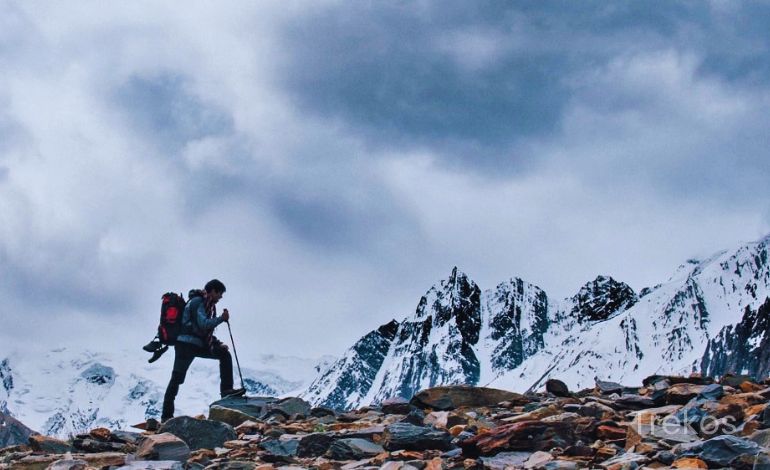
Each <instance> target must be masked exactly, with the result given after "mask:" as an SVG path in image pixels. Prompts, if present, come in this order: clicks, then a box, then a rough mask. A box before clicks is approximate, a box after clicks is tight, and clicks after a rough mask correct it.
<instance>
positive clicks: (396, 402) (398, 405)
mask: <svg viewBox="0 0 770 470" xmlns="http://www.w3.org/2000/svg"><path fill="white" fill-rule="evenodd" d="M381 407H382V412H383V413H385V414H389V415H405V414H408V413H409V411H410V410H411V409H412V405H411V404H409V400H407V399H406V398H403V397H393V398H388V399H387V400H385V401H383V402H382V404H381Z"/></svg>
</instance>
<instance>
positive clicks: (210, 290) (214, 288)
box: [203, 279, 227, 303]
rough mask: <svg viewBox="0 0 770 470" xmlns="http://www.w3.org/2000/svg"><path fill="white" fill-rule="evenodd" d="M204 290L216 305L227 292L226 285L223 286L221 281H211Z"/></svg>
mask: <svg viewBox="0 0 770 470" xmlns="http://www.w3.org/2000/svg"><path fill="white" fill-rule="evenodd" d="M203 289H204V290H205V291H206V295H207V296H208V297H209V298H210V299H212V301H213V302H214V303H217V302H219V299H221V298H222V294H224V293H225V291H226V290H227V288H226V287H225V285H224V284H222V281H220V280H219V279H212V280H210V281H209V282H207V283H206V286H205V287H204V288H203Z"/></svg>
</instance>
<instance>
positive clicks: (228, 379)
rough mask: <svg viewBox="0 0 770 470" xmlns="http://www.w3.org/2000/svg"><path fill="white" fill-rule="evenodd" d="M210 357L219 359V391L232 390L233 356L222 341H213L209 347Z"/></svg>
mask: <svg viewBox="0 0 770 470" xmlns="http://www.w3.org/2000/svg"><path fill="white" fill-rule="evenodd" d="M211 353H212V354H211V357H212V358H213V359H217V360H219V392H220V393H222V394H224V393H225V392H231V391H232V390H233V356H231V355H230V351H228V350H227V348H226V347H225V346H224V345H223V344H222V343H215V344H214V345H213V346H212V348H211Z"/></svg>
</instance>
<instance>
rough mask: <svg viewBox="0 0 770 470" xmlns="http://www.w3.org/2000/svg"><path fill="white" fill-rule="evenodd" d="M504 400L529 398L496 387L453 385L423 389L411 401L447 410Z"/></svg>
mask: <svg viewBox="0 0 770 470" xmlns="http://www.w3.org/2000/svg"><path fill="white" fill-rule="evenodd" d="M503 401H510V402H514V403H518V404H524V403H528V402H529V400H528V399H527V398H526V397H525V396H524V395H521V394H520V393H513V392H508V391H505V390H498V389H495V388H486V387H471V386H469V385H452V386H445V387H434V388H428V389H425V390H421V391H420V392H417V394H416V395H415V396H414V397H413V398H412V401H411V403H412V404H413V405H414V406H417V407H420V408H432V409H434V410H439V411H446V410H453V409H455V408H459V407H462V406H467V407H484V406H495V405H497V404H498V403H500V402H503Z"/></svg>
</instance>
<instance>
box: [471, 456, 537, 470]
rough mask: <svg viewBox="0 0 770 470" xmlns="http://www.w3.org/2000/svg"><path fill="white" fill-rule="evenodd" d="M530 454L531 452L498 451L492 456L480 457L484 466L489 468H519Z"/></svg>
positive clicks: (492, 469) (498, 469)
mask: <svg viewBox="0 0 770 470" xmlns="http://www.w3.org/2000/svg"><path fill="white" fill-rule="evenodd" d="M531 456H532V453H531V452H500V453H499V454H497V455H494V456H492V457H482V458H481V461H482V462H484V468H485V469H490V470H505V469H506V468H510V467H516V468H520V467H521V466H522V465H523V464H524V462H526V461H527V460H528V459H529V458H530V457H531Z"/></svg>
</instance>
